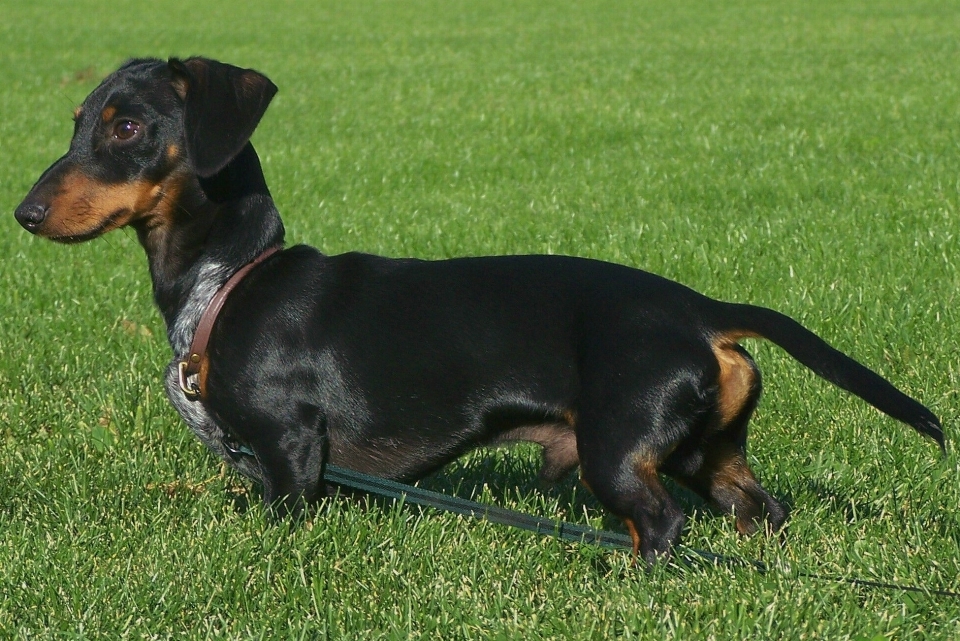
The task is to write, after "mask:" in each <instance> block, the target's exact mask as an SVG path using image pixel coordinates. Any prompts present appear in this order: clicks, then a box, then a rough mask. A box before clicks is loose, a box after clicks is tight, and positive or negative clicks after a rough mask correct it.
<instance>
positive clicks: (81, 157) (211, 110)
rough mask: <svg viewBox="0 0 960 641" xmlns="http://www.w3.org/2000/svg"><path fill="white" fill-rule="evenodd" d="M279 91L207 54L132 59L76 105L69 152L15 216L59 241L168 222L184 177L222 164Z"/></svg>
mask: <svg viewBox="0 0 960 641" xmlns="http://www.w3.org/2000/svg"><path fill="white" fill-rule="evenodd" d="M276 91H277V88H276V86H275V85H274V84H273V83H272V82H270V80H269V79H268V78H267V77H266V76H264V75H262V74H260V73H258V72H256V71H253V70H250V69H240V68H238V67H234V66H231V65H227V64H223V63H221V62H216V61H214V60H208V59H205V58H189V59H187V60H178V59H170V60H169V61H166V62H164V61H162V60H157V59H136V60H131V61H129V62H127V63H126V64H125V65H123V66H122V67H121V68H120V69H118V70H117V71H115V72H114V73H112V74H110V75H109V76H107V78H106V79H104V81H103V82H102V83H100V86H98V87H97V88H96V89H94V90H93V92H92V93H91V94H90V95H89V96H87V98H86V100H84V101H83V104H82V105H80V106H79V107H78V108H77V109H76V110H75V111H74V132H73V139H72V140H71V142H70V149H69V151H68V152H67V153H66V154H65V155H64V156H63V157H62V158H60V159H59V160H58V161H57V162H55V163H54V164H53V165H52V166H51V167H50V168H49V169H47V170H46V171H45V172H44V173H43V175H41V176H40V179H39V180H38V181H37V183H36V184H35V185H34V186H33V189H31V190H30V193H29V194H28V195H27V197H26V198H25V199H24V200H23V202H22V203H21V204H20V206H19V207H17V210H16V213H15V216H16V218H17V221H18V222H19V223H20V224H21V225H22V226H23V227H24V228H25V229H27V230H28V231H30V232H32V233H34V234H38V235H41V236H44V237H47V238H50V239H52V240H57V241H61V242H81V241H84V240H89V239H91V238H96V237H97V236H100V235H101V234H104V233H106V232H108V231H111V230H113V229H117V228H120V227H123V226H125V225H129V224H133V223H137V224H140V225H143V226H144V227H146V228H151V227H153V226H160V225H164V224H166V223H168V222H169V221H170V220H171V219H172V217H173V216H174V215H176V204H177V202H178V198H179V196H180V194H181V191H182V189H183V185H184V182H185V181H187V180H190V179H192V178H195V177H199V178H208V177H211V176H213V175H215V174H217V173H218V172H219V171H221V170H222V169H223V168H224V167H225V166H226V165H227V164H228V163H229V162H230V161H231V159H233V158H234V157H235V156H236V155H237V154H238V153H239V152H240V151H241V150H242V149H243V148H244V146H245V145H246V144H247V142H248V141H249V139H250V136H251V135H252V134H253V131H254V129H256V127H257V124H258V123H259V122H260V118H261V117H262V116H263V113H264V112H265V111H266V109H267V105H269V104H270V100H271V99H272V98H273V96H274V94H276Z"/></svg>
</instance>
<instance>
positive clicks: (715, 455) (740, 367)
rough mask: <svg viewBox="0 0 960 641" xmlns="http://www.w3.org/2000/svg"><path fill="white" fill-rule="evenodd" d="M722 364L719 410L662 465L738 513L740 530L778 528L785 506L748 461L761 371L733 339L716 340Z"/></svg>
mask: <svg viewBox="0 0 960 641" xmlns="http://www.w3.org/2000/svg"><path fill="white" fill-rule="evenodd" d="M713 351H714V354H715V356H716V358H717V362H718V364H719V366H720V370H719V374H718V376H717V385H716V390H717V391H716V412H715V418H714V419H713V421H711V425H710V426H709V427H708V428H707V429H706V430H705V431H704V434H703V436H702V437H701V438H700V439H697V440H696V441H694V442H692V443H690V444H688V445H689V446H688V447H681V448H679V449H678V450H677V451H676V452H675V453H674V455H673V456H671V458H670V459H668V460H667V462H666V464H665V466H664V471H665V472H666V473H668V474H670V475H671V476H673V477H674V478H676V479H677V480H678V481H679V482H680V483H682V484H684V485H686V486H687V487H689V488H690V489H692V490H694V491H695V492H697V493H698V494H700V496H702V497H703V498H704V499H705V500H707V501H709V502H710V503H712V504H713V505H714V506H715V507H716V508H717V509H719V510H721V511H723V512H729V513H733V514H734V515H735V516H736V525H737V531H738V532H740V533H741V534H753V533H754V532H756V531H757V529H758V527H759V525H760V524H762V523H763V521H764V520H765V521H766V524H767V526H768V527H769V528H770V529H771V530H773V531H776V530H779V529H780V528H781V527H782V526H783V523H784V521H786V518H787V510H786V508H784V506H783V505H781V504H780V503H779V502H778V501H777V500H776V499H774V498H773V497H772V496H771V495H770V493H769V492H767V491H766V490H765V489H764V488H763V486H762V485H760V483H759V482H757V479H756V477H755V476H754V474H753V472H752V471H751V470H750V467H749V466H748V465H747V458H746V443H747V423H748V422H749V421H750V417H751V416H752V415H753V411H754V409H755V408H756V406H757V402H758V401H759V400H760V392H761V384H760V372H759V370H758V369H757V367H756V364H754V362H753V359H752V358H751V357H750V354H748V353H747V351H746V350H744V349H743V348H742V347H740V346H739V345H737V344H735V343H733V342H719V341H718V342H715V343H714V345H713Z"/></svg>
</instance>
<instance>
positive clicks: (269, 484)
mask: <svg viewBox="0 0 960 641" xmlns="http://www.w3.org/2000/svg"><path fill="white" fill-rule="evenodd" d="M272 434H273V435H274V436H275V437H276V438H274V439H270V440H266V439H264V440H262V441H260V442H252V443H251V449H252V451H253V454H254V456H255V457H256V459H257V463H258V465H259V467H260V477H261V480H262V482H263V502H264V503H265V504H266V505H267V507H269V508H270V509H272V510H273V511H274V512H275V514H276V515H277V516H279V517H281V518H283V517H285V516H287V515H289V514H296V513H297V512H299V511H300V510H301V509H302V508H303V507H304V506H306V505H309V504H311V503H314V502H316V501H318V500H320V499H321V498H323V496H324V488H325V485H324V484H323V482H322V479H323V466H324V463H325V460H326V455H327V439H326V435H325V434H324V433H323V432H322V431H319V430H316V429H315V428H314V427H313V426H298V427H294V428H289V429H286V430H284V431H283V432H282V433H280V434H277V432H276V431H273V432H272Z"/></svg>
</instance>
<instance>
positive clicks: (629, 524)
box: [623, 519, 640, 565]
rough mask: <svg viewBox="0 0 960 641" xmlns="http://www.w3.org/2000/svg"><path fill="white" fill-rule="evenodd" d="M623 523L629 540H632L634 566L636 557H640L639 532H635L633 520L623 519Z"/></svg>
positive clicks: (635, 527)
mask: <svg viewBox="0 0 960 641" xmlns="http://www.w3.org/2000/svg"><path fill="white" fill-rule="evenodd" d="M623 522H624V524H625V525H626V526H627V532H629V533H630V538H631V540H633V564H634V565H636V564H637V557H638V556H640V532H638V531H637V526H636V525H634V523H633V519H623Z"/></svg>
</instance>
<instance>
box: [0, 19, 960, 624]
mask: <svg viewBox="0 0 960 641" xmlns="http://www.w3.org/2000/svg"><path fill="white" fill-rule="evenodd" d="M0 15H2V17H3V18H2V22H0V42H2V43H3V47H2V48H0V62H2V67H3V69H4V70H5V71H4V82H3V89H2V90H0V114H2V117H0V210H2V211H3V212H5V215H4V216H3V218H2V219H0V226H2V227H0V255H2V256H4V257H5V258H4V260H2V261H0V284H2V286H0V308H2V309H3V310H4V312H3V315H2V321H0V638H18V637H22V638H58V639H60V638H62V639H81V638H108V639H116V638H177V639H188V638H196V639H205V638H231V639H232V638H265V639H286V638H291V639H317V638H345V639H364V638H377V639H379V638H397V639H399V638H411V637H413V638H424V637H425V638H443V639H459V638H485V639H486V638H494V639H497V638H500V639H513V638H523V639H537V638H555V639H581V638H582V639H606V638H611V637H615V636H619V637H624V638H643V639H646V638H651V639H652V638H657V639H660V638H668V639H673V638H678V639H699V638H717V639H745V638H751V639H767V638H786V639H875V638H897V639H901V638H923V639H956V638H960V598H958V597H950V596H944V595H938V594H935V593H933V592H907V591H902V590H897V589H877V588H871V587H865V586H863V585H855V584H852V583H850V582H849V580H850V579H860V580H868V581H878V582H885V583H896V584H901V585H910V586H917V587H920V588H924V589H926V590H947V591H953V592H955V593H956V592H960V461H958V457H957V450H956V448H955V447H953V446H952V444H948V454H947V456H946V457H945V458H941V457H940V456H939V454H938V451H937V448H936V447H935V446H934V445H933V444H932V442H930V441H925V440H923V439H921V438H920V437H919V436H918V435H917V434H915V433H914V432H913V431H912V430H910V429H909V428H907V427H905V426H903V425H900V424H898V423H896V422H895V421H893V420H891V419H889V418H887V417H885V416H883V415H881V414H879V413H878V412H876V411H874V410H873V409H872V408H870V407H869V406H867V405H865V404H864V403H863V402H861V401H859V400H858V399H856V398H854V397H851V396H850V395H847V394H845V393H843V392H841V391H839V390H836V389H834V388H832V387H830V386H829V385H827V384H826V383H824V382H822V381H821V380H819V379H817V378H816V377H814V376H813V375H812V374H810V373H809V372H807V371H806V370H804V369H803V368H802V367H801V366H800V365H798V364H797V363H796V362H794V361H793V360H792V359H790V358H789V357H788V356H786V355H785V354H784V353H783V352H781V351H780V350H778V349H777V348H776V347H774V346H772V345H770V344H765V343H760V342H756V341H748V342H747V344H746V346H747V347H748V349H750V351H751V352H752V353H753V354H754V355H755V357H756V359H757V361H758V363H759V366H760V368H761V370H762V371H763V373H764V381H765V394H764V398H763V400H762V401H761V405H760V408H759V410H758V412H757V415H756V417H755V420H754V422H753V432H752V437H751V442H750V450H749V455H750V462H751V465H752V466H753V468H754V470H755V471H756V472H757V474H758V476H759V477H760V479H761V480H762V482H763V483H764V485H765V486H766V487H767V488H768V489H769V490H770V491H771V492H772V493H773V494H774V495H775V496H777V497H780V498H782V499H784V500H785V501H786V502H787V503H788V504H789V505H790V506H791V509H792V516H791V519H790V521H789V528H788V530H787V531H786V533H785V535H784V536H782V537H780V538H777V537H763V536H759V537H754V538H749V539H745V538H742V537H740V536H738V535H737V534H736V531H735V529H734V526H733V523H732V521H731V520H730V519H728V518H726V517H722V516H717V515H716V514H714V513H712V512H711V511H710V510H709V509H707V508H705V506H703V505H702V504H701V503H699V502H698V501H696V500H695V499H692V498H691V497H690V496H688V495H686V494H682V493H681V492H679V491H678V494H679V495H680V496H681V499H682V501H683V505H684V507H685V509H686V512H687V514H688V515H689V516H690V520H689V523H688V526H687V529H686V531H685V533H684V542H685V544H686V545H689V546H691V547H693V548H697V549H702V550H707V551H710V552H713V553H717V554H722V555H728V556H731V557H737V558H744V559H762V560H763V561H764V562H765V563H766V564H767V565H768V567H769V568H770V570H769V571H768V572H766V573H760V572H757V571H755V570H754V569H752V568H751V567H749V565H738V564H735V563H734V564H727V563H720V564H717V565H713V564H707V563H695V564H693V565H684V564H682V563H671V564H663V565H661V566H659V567H656V568H654V569H652V570H650V571H644V570H643V569H640V568H636V567H632V566H631V563H630V558H629V555H628V554H623V553H619V552H610V551H606V550H601V549H598V548H594V547H590V546H584V545H577V544H568V543H561V542H558V541H556V540H553V539H548V538H540V537H538V536H536V535H533V534H529V533H524V532H519V531H516V530H511V529H509V528H506V527H503V526H498V525H492V524H488V523H480V522H475V521H468V520H464V519H462V518H458V517H454V516H449V515H443V514H438V513H436V512H433V511H429V510H426V511H423V510H419V509H413V508H410V507H404V506H398V505H393V504H389V503H387V504H384V503H382V502H381V503H376V502H374V503H371V504H369V505H364V504H357V503H347V502H332V503H330V504H328V505H325V506H323V507H322V508H321V510H320V512H319V514H318V515H317V516H316V518H314V519H313V520H312V521H311V522H309V523H299V524H297V523H290V522H281V523H279V524H278V523H275V522H272V521H271V519H270V518H269V517H268V515H267V514H266V513H265V512H264V510H263V509H262V508H261V507H260V506H259V504H258V496H259V494H258V490H257V488H255V487H250V486H249V485H247V484H246V483H245V482H244V481H242V480H241V479H240V477H238V476H237V475H235V474H233V473H224V472H223V471H222V470H221V466H220V464H219V463H218V462H217V460H215V459H214V457H213V456H212V455H210V454H209V453H208V452H207V451H206V450H204V448H203V447H202V446H201V444H200V443H199V442H198V441H197V440H196V439H195V438H194V437H193V436H192V435H191V434H190V432H189V430H188V429H187V428H186V426H185V425H184V424H183V423H182V422H181V421H180V420H179V418H178V416H177V415H176V413H175V412H174V411H173V409H172V408H171V407H170V406H169V404H168V403H167V400H166V398H165V396H164V393H163V389H162V385H161V374H162V370H163V368H164V366H165V364H166V362H167V360H168V359H169V348H168V346H167V343H166V340H165V329H164V327H163V323H162V320H161V318H160V316H159V314H158V313H157V312H156V310H155V309H154V307H153V303H152V299H151V292H150V280H149V275H148V272H147V268H146V261H145V259H144V256H143V252H142V250H141V248H140V247H139V246H138V244H137V241H136V237H135V235H134V234H133V233H132V232H119V233H114V234H112V235H108V236H106V237H104V238H102V239H100V240H97V241H95V242H92V243H88V244H85V245H77V246H69V247H66V246H61V245H55V244H53V243H50V242H48V241H44V240H42V239H36V238H33V237H31V236H30V235H29V234H27V233H26V232H24V231H23V230H21V229H20V227H19V226H18V225H17V223H16V222H15V221H14V219H13V215H12V214H13V210H14V208H15V207H16V205H17V204H18V203H19V202H20V199H21V198H22V197H23V196H24V195H25V194H26V192H27V191H28V190H29V188H30V185H31V184H32V183H33V181H34V180H36V178H37V177H38V176H39V175H40V173H41V172H42V171H43V169H45V168H46V167H47V166H48V165H49V164H50V163H51V162H52V161H53V160H55V159H56V158H57V157H59V156H60V155H61V154H62V153H64V152H65V151H66V149H67V145H68V141H69V137H70V134H71V131H72V123H71V112H72V110H73V108H74V107H75V106H76V105H77V104H79V103H80V102H81V101H82V99H83V98H84V96H85V95H86V94H87V93H88V92H89V91H90V90H91V89H92V88H93V87H94V86H96V83H97V82H98V81H99V80H100V78H102V77H103V76H104V75H106V74H107V73H109V72H110V71H112V70H113V69H114V68H116V67H117V66H118V65H119V64H120V63H121V62H123V61H124V60H125V59H126V58H128V57H132V56H159V57H166V56H168V55H179V56H187V55H191V54H203V55H207V56H210V57H214V58H218V59H221V60H224V61H227V62H231V63H234V64H237V65H241V66H249V67H255V68H257V69H259V70H261V71H263V72H264V73H266V74H267V75H268V76H270V78H271V79H272V80H273V81H274V82H276V84H277V85H278V86H279V87H280V93H279V94H278V96H277V98H276V99H275V101H274V103H273V105H272V106H271V107H270V109H269V111H268V112H267V115H266V117H265V118H264V120H263V122H262V124H261V126H260V128H259V130H258V131H257V133H256V135H255V137H254V143H255V144H256V146H257V149H258V151H259V153H260V156H261V159H262V161H263V165H264V171H265V173H266V176H267V180H268V182H269V184H270V187H271V190H272V192H273V195H274V197H275V199H276V201H277V203H278V206H279V208H280V211H281V213H282V214H283V216H284V221H285V223H286V227H287V231H288V234H287V238H288V242H290V243H296V242H304V243H309V244H312V245H315V246H318V247H320V248H322V249H323V250H324V251H326V252H328V253H338V252H343V251H348V250H362V251H368V252H375V253H381V254H386V255H390V256H417V257H421V258H444V257H451V256H465V255H481V254H500V253H557V254H573V255H578V256H587V257H593V258H600V259H605V260H610V261H615V262H619V263H624V264H627V265H632V266H635V267H639V268H642V269H646V270H648V271H653V272H657V273H660V274H663V275H665V276H668V277H670V278H673V279H676V280H679V281H681V282H683V283H684V284H686V285H689V286H691V287H693V288H695V289H697V290H699V291H701V292H704V293H706V294H708V295H710V296H713V297H717V298H723V299H727V300H734V301H740V302H752V303H755V304H760V305H765V306H769V307H774V308H776V309H779V310H780V311H783V312H785V313H787V314H790V315H791V316H793V317H795V318H797V319H798V320H799V321H801V322H802V323H804V324H805V325H806V326H808V327H810V328H811V329H813V330H814V331H816V332H817V333H819V334H821V335H822V336H823V337H824V338H826V339H827V340H828V341H830V342H831V343H832V344H834V345H835V346H836V347H838V348H839V349H842V350H843V351H845V352H847V353H850V354H851V355H853V356H855V357H856V358H858V359H859V360H861V361H862V362H864V363H865V364H868V365H869V366H871V367H873V368H874V369H876V370H877V371H879V372H880V373H882V374H883V375H884V376H886V377H888V378H889V379H890V380H892V381H893V382H894V383H895V384H897V385H898V386H899V387H901V388H902V389H904V390H905V391H907V392H908V393H910V394H911V395H914V396H915V397H917V398H918V399H920V400H921V401H922V402H924V403H925V404H927V405H928V406H929V407H931V408H932V409H933V410H934V411H935V412H936V413H937V414H938V415H939V416H941V418H942V419H943V421H944V425H945V428H946V432H947V438H948V441H949V440H950V439H951V438H952V437H954V436H955V434H956V430H955V426H956V419H957V415H958V412H960V399H958V395H957V390H958V389H960V382H958V378H960V349H958V345H957V339H956V337H957V335H958V333H960V311H958V309H960V301H958V292H960V271H958V267H960V251H958V250H960V238H958V235H960V211H958V208H960V177H958V176H960V143H958V140H960V37H958V34H960V4H958V3H956V2H952V1H950V0H930V1H922V0H875V1H872V2H861V1H859V0H858V1H853V0H849V1H848V0H843V1H841V0H836V1H829V0H784V1H782V2H763V1H761V0H732V1H730V2H707V1H706V0H677V1H675V2H670V3H664V2H657V1H655V0H637V1H634V2H608V1H604V0H580V1H577V2H573V1H556V2H549V1H546V0H444V1H440V0H411V1H409V2H399V1H396V0H394V1H388V0H379V1H378V0H356V1H355V2H351V3H335V2H330V1H328V0H322V1H319V2H311V3H301V2H292V1H289V0H281V1H278V2H272V3H265V2H254V1H251V0H235V1H234V2H224V1H219V0H217V1H215V2H208V3H194V2H185V1H183V0H158V1H157V2H153V3H134V2H130V1H129V0H117V1H116V2H113V3H110V4H105V3H98V2H93V1H91V0H74V1H73V2H71V3H61V2H52V1H51V0H37V1H35V2H20V1H15V0H0ZM537 460H538V455H537V452H536V451H535V450H534V449H530V448H518V449H515V450H496V451H481V452H477V453H476V454H473V455H471V456H469V457H467V458H465V459H464V460H462V461H460V462H458V463H457V464H455V465H453V466H450V467H449V468H446V469H444V470H442V471H441V472H439V473H438V474H436V475H435V476H433V477H431V478H429V479H426V480H425V481H424V482H423V486H425V487H428V488H431V489H437V490H442V491H445V492H449V493H454V494H456V495H458V496H462V497H465V498H471V497H472V498H475V499H477V500H480V501H483V502H487V503H493V504H497V505H504V506H508V507H513V508H517V509H521V510H524V511H528V512H531V513H535V514H539V515H543V516H549V517H551V518H559V519H565V520H568V521H573V522H576V523H580V524H588V525H592V526H595V527H604V528H608V529H613V530H618V531H621V530H620V525H619V524H618V523H617V522H616V521H614V520H611V519H610V518H608V517H606V516H605V515H604V512H603V510H602V509H601V508H600V507H599V506H598V505H597V504H596V502H595V501H594V500H593V499H592V498H591V497H590V496H589V495H588V493H587V492H586V490H584V489H583V488H582V487H580V486H579V485H578V484H577V483H576V480H575V479H574V478H570V479H568V480H567V481H565V482H564V483H563V484H561V485H560V486H559V487H556V488H541V487H539V486H538V484H537V482H536V479H535V475H536V469H537ZM812 575H817V576H818V577H832V578H835V579H839V580H829V579H824V578H815V577H814V576H812Z"/></svg>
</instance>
